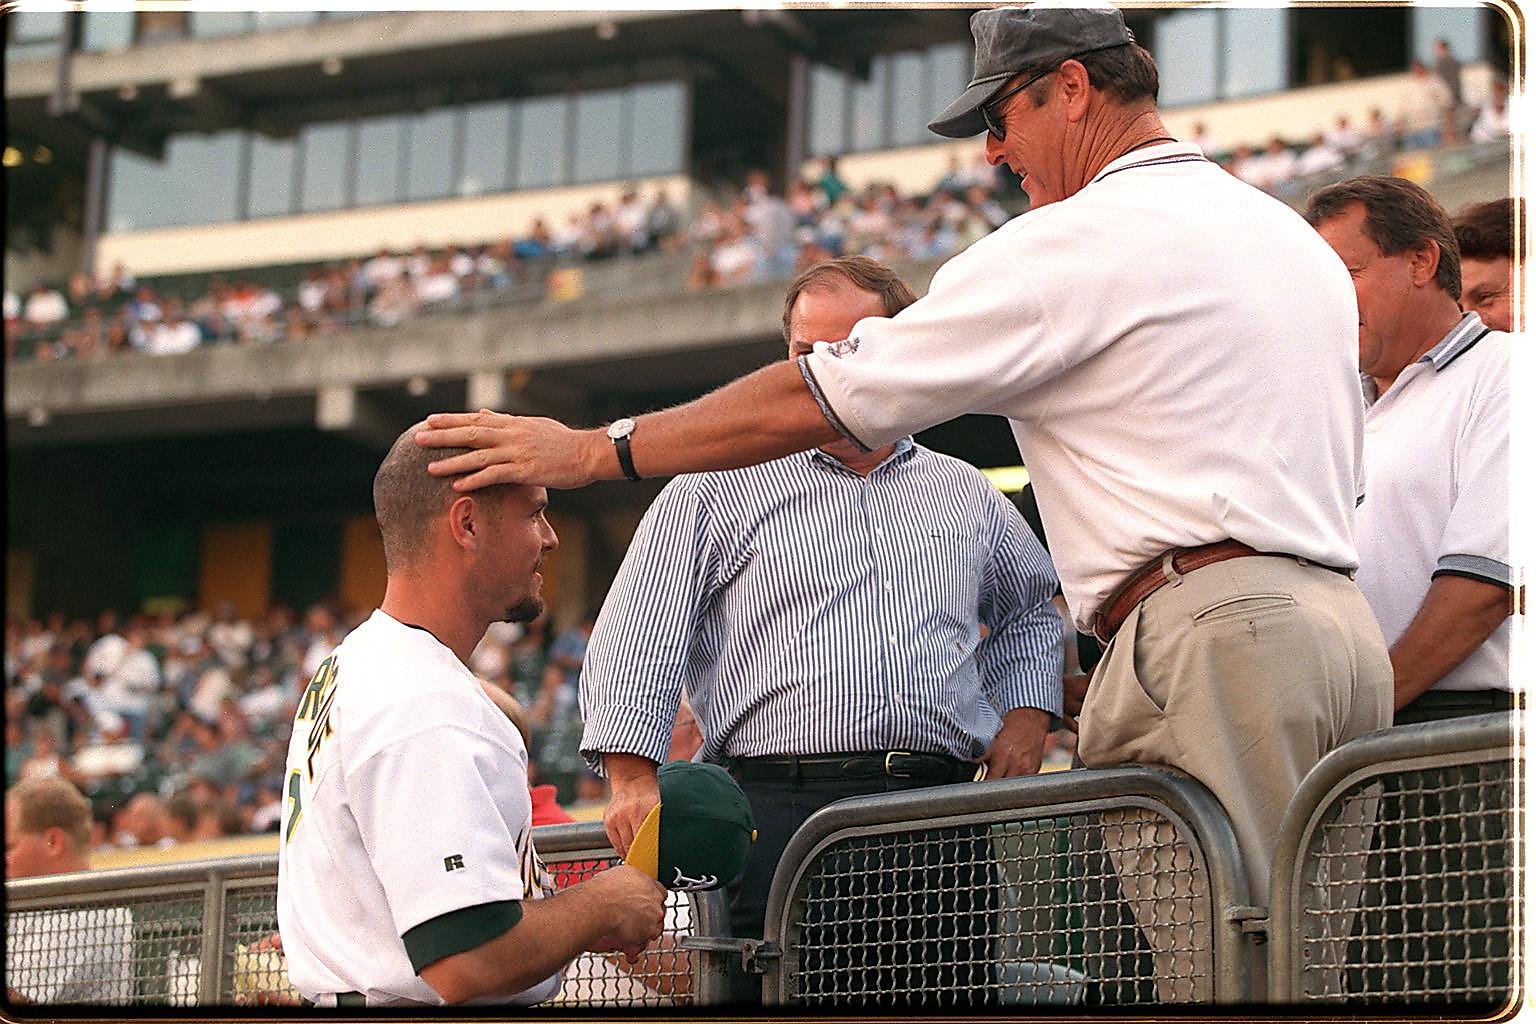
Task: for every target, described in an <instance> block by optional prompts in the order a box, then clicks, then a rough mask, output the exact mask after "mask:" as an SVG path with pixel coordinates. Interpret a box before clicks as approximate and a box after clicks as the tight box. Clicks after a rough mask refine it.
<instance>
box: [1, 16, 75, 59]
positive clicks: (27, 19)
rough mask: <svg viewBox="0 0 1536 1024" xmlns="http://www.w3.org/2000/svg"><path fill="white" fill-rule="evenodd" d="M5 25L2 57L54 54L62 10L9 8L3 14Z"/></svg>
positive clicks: (62, 23) (60, 33) (61, 27)
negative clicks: (6, 31) (5, 35)
mask: <svg viewBox="0 0 1536 1024" xmlns="http://www.w3.org/2000/svg"><path fill="white" fill-rule="evenodd" d="M5 21H6V25H7V27H8V29H9V32H8V36H9V38H7V40H6V47H5V59H6V60H8V61H12V60H35V59H37V58H39V57H57V56H58V54H59V41H60V40H61V39H62V37H63V35H64V29H65V20H64V12H63V11H12V12H10V13H8V14H7V15H6V16H5Z"/></svg>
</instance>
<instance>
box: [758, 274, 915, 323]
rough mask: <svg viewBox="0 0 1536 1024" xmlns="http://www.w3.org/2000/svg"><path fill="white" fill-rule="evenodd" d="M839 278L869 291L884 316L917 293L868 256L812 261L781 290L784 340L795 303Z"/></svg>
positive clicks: (906, 305) (901, 305) (891, 313)
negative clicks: (883, 307)
mask: <svg viewBox="0 0 1536 1024" xmlns="http://www.w3.org/2000/svg"><path fill="white" fill-rule="evenodd" d="M839 278H841V279H842V280H844V281H846V282H848V283H849V284H851V285H853V286H854V287H855V288H857V289H858V290H859V291H861V292H873V293H874V294H876V295H878V296H880V301H881V302H883V303H884V304H885V315H886V316H895V315H896V314H897V313H900V312H901V311H902V310H904V309H906V308H907V307H908V306H910V305H912V303H914V302H916V301H917V296H916V295H915V294H914V293H913V291H912V289H911V288H909V287H908V286H907V283H906V282H905V281H903V280H902V279H901V278H900V277H899V276H898V275H897V273H896V271H894V270H892V269H891V268H890V267H888V266H886V265H885V264H884V263H881V262H880V261H879V260H876V259H871V258H870V257H868V256H839V257H837V258H836V259H830V260H822V261H820V262H819V263H813V264H811V265H810V266H809V267H806V268H805V270H803V271H801V273H800V276H799V277H797V278H795V279H794V280H793V281H792V282H790V285H789V291H787V292H785V293H784V340H785V341H788V340H789V318H790V314H792V313H793V312H794V311H795V303H796V302H798V301H799V300H800V296H801V295H802V294H804V293H805V292H806V291H808V290H811V289H814V288H819V287H826V286H828V285H830V284H831V283H832V282H833V281H836V280H837V279H839Z"/></svg>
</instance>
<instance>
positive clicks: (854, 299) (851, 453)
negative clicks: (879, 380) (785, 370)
mask: <svg viewBox="0 0 1536 1024" xmlns="http://www.w3.org/2000/svg"><path fill="white" fill-rule="evenodd" d="M885 315H886V311H885V300H883V299H882V298H880V296H879V295H877V294H875V293H874V292H867V291H865V290H864V289H862V288H859V287H858V286H856V285H855V284H854V283H853V282H852V281H850V280H848V279H847V278H846V277H842V276H836V277H828V278H825V279H823V280H821V281H818V282H816V283H815V284H814V285H812V286H811V287H809V288H807V289H806V290H805V291H803V292H801V293H800V296H799V298H797V299H795V305H794V308H793V309H791V310H790V311H789V358H790V359H798V358H799V357H800V356H803V355H805V354H806V353H808V352H810V351H811V349H812V347H813V346H815V344H816V343H817V342H818V341H831V342H837V341H842V340H843V339H844V338H846V337H848V335H850V334H852V333H853V325H854V324H856V323H858V322H859V321H860V320H863V319H864V318H865V317H867V316H885ZM822 451H824V452H826V453H827V454H829V455H832V456H833V457H835V458H840V459H844V460H847V459H850V458H855V457H857V456H858V455H860V454H861V453H860V451H859V449H858V448H857V447H856V446H855V445H853V444H852V443H851V442H848V441H844V440H838V441H834V442H833V443H831V444H829V445H824V446H823V447H822Z"/></svg>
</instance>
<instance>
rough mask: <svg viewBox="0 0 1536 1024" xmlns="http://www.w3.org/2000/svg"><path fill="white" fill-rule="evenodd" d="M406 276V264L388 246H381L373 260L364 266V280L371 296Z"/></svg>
mask: <svg viewBox="0 0 1536 1024" xmlns="http://www.w3.org/2000/svg"><path fill="white" fill-rule="evenodd" d="M404 274H405V262H404V261H403V260H401V259H400V257H398V256H396V255H395V254H394V253H392V252H390V251H389V248H388V247H387V246H380V247H379V251H378V253H376V254H375V255H374V257H373V259H371V260H369V261H368V262H367V263H365V264H363V279H364V281H366V282H367V286H368V294H369V295H373V294H374V293H376V292H378V291H379V290H380V289H382V288H383V287H384V286H385V285H387V284H392V283H394V282H395V281H398V280H399V279H400V278H401V277H402V276H403V275H404Z"/></svg>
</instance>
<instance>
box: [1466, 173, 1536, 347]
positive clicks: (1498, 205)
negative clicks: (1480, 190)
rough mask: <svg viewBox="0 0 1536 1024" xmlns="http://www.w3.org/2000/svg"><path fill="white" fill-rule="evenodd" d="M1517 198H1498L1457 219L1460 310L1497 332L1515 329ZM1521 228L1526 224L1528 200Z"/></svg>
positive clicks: (1522, 202) (1522, 207)
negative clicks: (1479, 318) (1478, 318)
mask: <svg viewBox="0 0 1536 1024" xmlns="http://www.w3.org/2000/svg"><path fill="white" fill-rule="evenodd" d="M1516 202H1517V200H1514V199H1495V200H1494V201H1493V202H1491V203H1479V204H1478V205H1476V206H1473V207H1469V208H1468V209H1466V210H1463V211H1462V214H1461V216H1460V217H1457V218H1456V223H1455V229H1456V245H1457V247H1458V248H1459V249H1460V250H1461V308H1462V309H1465V310H1468V311H1470V312H1474V313H1476V314H1477V315H1478V316H1480V317H1482V319H1483V323H1485V324H1487V325H1488V326H1489V327H1491V328H1493V329H1494V330H1495V331H1504V332H1506V333H1508V332H1510V331H1513V330H1514V329H1515V307H1514V290H1515V254H1516V252H1519V251H1523V250H1524V248H1525V247H1524V245H1523V242H1522V244H1518V245H1517V244H1516V238H1515V203H1516ZM1518 202H1519V203H1520V225H1521V227H1522V228H1523V227H1524V225H1525V200H1524V199H1520V200H1518Z"/></svg>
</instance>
